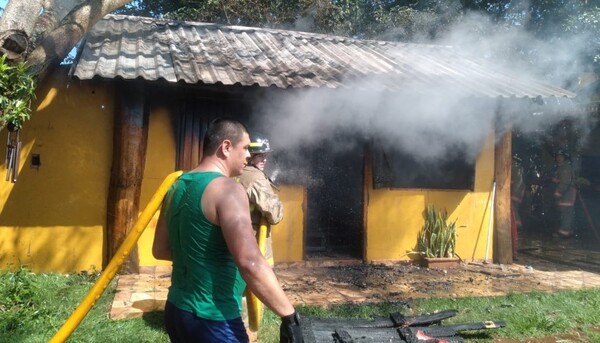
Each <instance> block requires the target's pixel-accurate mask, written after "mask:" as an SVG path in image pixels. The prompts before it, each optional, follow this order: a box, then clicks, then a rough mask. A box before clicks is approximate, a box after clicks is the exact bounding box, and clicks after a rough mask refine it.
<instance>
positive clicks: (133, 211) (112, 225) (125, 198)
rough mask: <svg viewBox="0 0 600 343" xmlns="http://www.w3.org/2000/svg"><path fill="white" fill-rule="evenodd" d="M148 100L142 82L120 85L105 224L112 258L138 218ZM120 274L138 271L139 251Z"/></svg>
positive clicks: (129, 257)
mask: <svg viewBox="0 0 600 343" xmlns="http://www.w3.org/2000/svg"><path fill="white" fill-rule="evenodd" d="M145 101H146V99H145V96H144V83H143V82H142V81H133V82H119V83H118V85H117V100H116V110H115V122H114V134H113V135H114V138H113V162H112V172H111V180H110V187H109V192H108V215H107V223H106V224H107V236H108V257H109V259H110V258H112V257H113V256H114V254H115V252H116V251H117V250H118V249H119V247H120V246H121V244H122V243H123V241H124V240H125V238H126V237H127V234H128V233H129V231H130V230H131V228H132V227H133V225H134V224H135V222H136V220H137V218H138V215H139V203H140V193H141V190H142V179H143V175H144V165H145V161H146V143H147V138H148V108H147V106H146V105H145ZM121 271H122V272H123V273H126V274H131V273H137V272H138V271H139V258H138V255H137V249H135V248H134V249H133V250H132V251H131V253H130V254H129V256H128V258H127V259H126V260H125V263H123V266H122V267H121Z"/></svg>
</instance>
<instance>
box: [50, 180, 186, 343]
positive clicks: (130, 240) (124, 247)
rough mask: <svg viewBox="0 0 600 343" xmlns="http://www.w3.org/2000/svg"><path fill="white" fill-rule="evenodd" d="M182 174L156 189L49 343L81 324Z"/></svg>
mask: <svg viewBox="0 0 600 343" xmlns="http://www.w3.org/2000/svg"><path fill="white" fill-rule="evenodd" d="M182 173H183V172H181V171H177V172H174V173H171V174H169V175H168V176H167V177H166V178H165V180H164V181H163V182H162V184H161V185H160V187H158V190H157V191H156V193H154V195H153V196H152V199H150V202H149V203H148V205H147V206H146V208H145V209H144V211H143V212H142V213H141V214H140V216H139V218H138V220H137V221H136V223H135V225H134V226H133V228H132V229H131V231H130V232H129V234H128V235H127V237H125V240H124V241H123V243H122V244H121V246H120V247H119V250H117V252H116V253H115V255H114V256H113V258H112V259H111V260H110V262H109V263H108V266H106V268H105V269H104V271H103V272H102V273H101V274H100V277H99V278H98V280H97V281H96V283H95V284H94V286H93V287H92V289H90V291H89V292H88V294H87V295H86V296H85V298H83V300H82V301H81V303H80V304H79V306H78V307H77V308H76V309H75V311H73V313H72V314H71V316H70V317H69V319H67V321H65V323H64V324H63V326H62V327H61V328H60V329H59V330H58V332H57V333H56V334H55V335H54V337H52V339H50V341H49V342H50V343H54V342H64V341H66V340H67V338H69V336H70V335H71V334H72V333H73V331H75V329H76V328H77V326H78V325H79V323H81V321H82V320H83V319H84V318H85V316H86V315H87V314H88V312H89V311H90V309H91V308H92V307H93V306H94V304H95V303H96V301H97V300H98V298H100V295H102V292H104V290H105V289H106V287H108V284H109V283H110V282H111V280H112V279H113V277H114V276H115V274H116V273H117V271H118V270H119V268H121V265H122V264H123V262H124V261H125V258H127V256H128V255H129V253H130V252H131V250H132V248H133V247H134V245H135V244H136V243H137V241H138V239H139V238H140V236H141V235H142V233H143V232H144V230H145V229H146V226H147V225H148V223H149V222H150V220H151V219H152V217H153V216H154V214H155V213H156V211H158V209H159V208H160V205H161V203H162V201H163V198H164V197H165V194H167V191H168V190H169V187H171V185H172V184H173V183H174V182H175V181H176V180H177V178H179V176H180V175H181V174H182Z"/></svg>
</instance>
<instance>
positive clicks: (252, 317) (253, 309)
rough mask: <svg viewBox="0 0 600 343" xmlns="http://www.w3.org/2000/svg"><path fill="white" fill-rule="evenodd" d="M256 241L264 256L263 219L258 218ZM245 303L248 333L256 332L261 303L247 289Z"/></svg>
mask: <svg viewBox="0 0 600 343" xmlns="http://www.w3.org/2000/svg"><path fill="white" fill-rule="evenodd" d="M257 241H258V249H260V252H261V253H262V254H263V256H264V255H265V253H266V251H267V220H266V219H265V217H261V218H260V226H259V227H258V236H257ZM246 303H247V306H248V326H249V327H250V331H253V332H257V331H258V329H259V328H260V323H261V322H262V317H263V309H262V303H261V302H260V300H258V298H257V297H256V295H254V293H252V292H250V290H249V289H246Z"/></svg>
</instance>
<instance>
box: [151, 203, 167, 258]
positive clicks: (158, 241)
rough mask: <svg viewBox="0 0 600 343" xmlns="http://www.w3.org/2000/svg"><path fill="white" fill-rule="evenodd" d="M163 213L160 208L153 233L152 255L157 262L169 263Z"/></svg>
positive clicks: (165, 221)
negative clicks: (165, 261)
mask: <svg viewBox="0 0 600 343" xmlns="http://www.w3.org/2000/svg"><path fill="white" fill-rule="evenodd" d="M163 205H164V203H163ZM164 212H165V211H163V210H162V208H161V211H160V214H159V215H158V221H157V223H156V230H155V232H154V241H153V242H152V255H153V256H154V258H156V259H158V260H167V261H171V244H170V243H169V232H168V231H167V219H166V218H165V216H164Z"/></svg>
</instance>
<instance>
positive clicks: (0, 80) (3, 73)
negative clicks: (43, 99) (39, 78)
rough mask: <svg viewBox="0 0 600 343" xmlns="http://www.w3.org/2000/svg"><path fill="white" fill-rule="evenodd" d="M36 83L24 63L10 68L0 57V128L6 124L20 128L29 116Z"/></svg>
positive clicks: (4, 57) (3, 57) (4, 58)
mask: <svg viewBox="0 0 600 343" xmlns="http://www.w3.org/2000/svg"><path fill="white" fill-rule="evenodd" d="M35 87H36V83H35V81H34V77H33V76H32V75H31V74H29V72H28V70H27V67H26V66H25V64H24V63H18V64H17V65H15V66H11V65H9V64H8V63H7V61H6V56H4V55H2V56H0V127H4V126H6V125H8V124H12V125H14V126H15V127H16V128H17V129H20V128H21V125H22V124H23V122H24V121H26V120H28V119H29V117H30V116H31V108H30V105H31V100H33V99H34V98H35Z"/></svg>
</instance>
